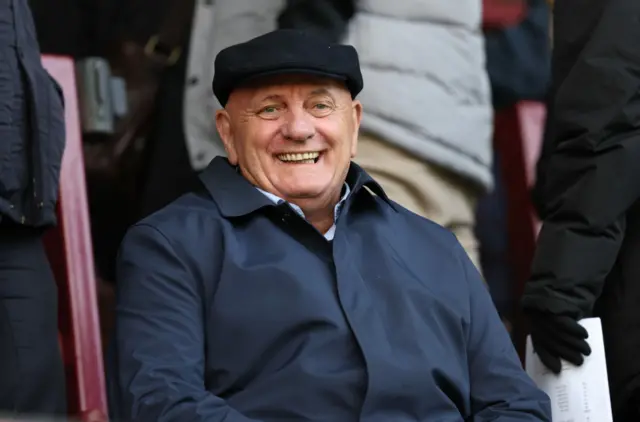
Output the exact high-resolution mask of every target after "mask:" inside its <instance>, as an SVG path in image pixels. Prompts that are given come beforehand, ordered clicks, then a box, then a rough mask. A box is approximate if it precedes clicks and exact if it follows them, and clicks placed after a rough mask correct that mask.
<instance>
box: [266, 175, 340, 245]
mask: <svg viewBox="0 0 640 422" xmlns="http://www.w3.org/2000/svg"><path fill="white" fill-rule="evenodd" d="M256 189H257V190H258V191H259V192H261V193H262V194H263V195H264V196H266V197H267V198H269V199H270V200H271V201H272V202H273V203H274V204H276V205H280V204H282V203H287V204H288V205H289V206H290V207H291V208H293V210H294V211H295V212H297V213H298V215H299V216H300V217H302V218H304V219H306V217H305V215H304V212H302V208H300V207H299V206H297V205H296V204H292V203H290V202H286V201H285V200H284V199H282V198H280V197H279V196H277V195H274V194H272V193H270V192H267V191H264V190H262V189H260V188H258V187H256ZM342 191H343V193H342V197H341V198H340V201H339V202H338V203H337V204H336V206H335V208H334V209H333V225H332V226H331V227H330V228H329V230H327V232H326V233H325V234H324V237H325V239H327V240H333V236H335V233H336V221H338V216H339V215H340V209H341V208H342V204H344V201H346V200H347V198H348V197H349V193H351V189H350V188H349V185H348V184H347V183H345V184H344V188H343V189H342Z"/></svg>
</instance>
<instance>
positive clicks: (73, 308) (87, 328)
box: [42, 56, 107, 420]
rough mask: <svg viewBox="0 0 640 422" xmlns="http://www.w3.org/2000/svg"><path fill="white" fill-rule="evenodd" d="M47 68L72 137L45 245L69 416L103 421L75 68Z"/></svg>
mask: <svg viewBox="0 0 640 422" xmlns="http://www.w3.org/2000/svg"><path fill="white" fill-rule="evenodd" d="M42 63H43V65H44V67H45V68H46V69H47V71H48V72H49V74H50V75H51V76H52V77H53V78H54V79H55V80H56V81H57V82H58V83H59V84H60V86H61V87H62V90H63V92H64V100H65V121H66V134H67V138H66V147H65V151H64V155H63V158H62V168H61V170H60V194H59V195H60V196H59V202H58V226H57V227H56V228H55V229H54V230H50V231H49V233H47V236H46V239H45V245H46V248H47V255H48V256H49V261H50V262H51V266H52V269H53V272H54V274H55V277H56V281H57V283H58V296H59V332H60V338H61V344H62V352H63V359H64V362H65V368H66V375H67V392H68V403H69V413H70V414H72V415H74V416H80V417H82V418H83V420H88V419H91V420H100V418H103V419H104V415H106V414H107V399H106V393H105V380H104V369H103V358H102V347H101V338H100V324H99V320H98V304H97V297H96V278H95V271H94V265H93V249H92V244H91V232H90V226H89V211H88V206H87V192H86V186H85V173H84V161H83V155H82V143H81V132H80V123H79V122H80V119H79V114H78V102H77V93H76V82H75V69H74V63H73V61H72V60H71V59H70V58H65V57H52V56H45V57H43V60H42ZM96 415H99V416H98V417H96Z"/></svg>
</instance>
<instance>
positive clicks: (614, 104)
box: [523, 0, 640, 319]
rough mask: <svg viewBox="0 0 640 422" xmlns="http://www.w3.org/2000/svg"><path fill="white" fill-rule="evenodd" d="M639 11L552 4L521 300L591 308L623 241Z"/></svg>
mask: <svg viewBox="0 0 640 422" xmlns="http://www.w3.org/2000/svg"><path fill="white" fill-rule="evenodd" d="M575 7H580V8H581V10H582V11H584V12H585V13H583V14H580V15H576V14H575V10H576V9H575ZM638 16H640V3H638V2H634V1H626V0H611V1H609V2H603V1H602V0H588V1H587V4H585V2H584V1H582V0H563V1H561V2H558V3H557V4H556V6H555V23H554V39H555V47H554V53H553V54H554V58H553V63H554V64H553V75H552V77H553V81H552V85H553V91H552V93H553V94H554V98H553V101H554V104H553V107H551V110H552V112H553V115H551V116H550V118H549V123H548V124H550V125H551V127H550V129H549V133H548V134H547V135H548V136H549V138H550V140H549V142H552V145H551V146H550V147H548V148H547V151H550V152H548V155H549V157H548V158H547V162H546V163H544V168H543V169H542V172H543V173H544V183H545V184H544V186H542V187H541V189H542V194H541V195H542V204H541V207H540V208H541V209H542V215H543V218H544V224H543V226H542V230H541V232H540V236H539V240H538V246H537V249H536V253H535V257H534V262H533V267H532V274H531V278H530V280H529V282H528V283H527V285H526V286H525V294H524V296H523V306H524V307H525V309H526V310H537V311H542V312H551V313H554V314H564V315H568V316H572V317H575V318H577V319H581V318H584V317H588V316H590V315H591V313H592V311H593V306H594V303H595V300H596V299H597V298H598V296H599V295H600V294H601V291H602V286H603V283H604V280H605V278H606V276H607V274H608V273H609V272H610V270H611V268H612V267H613V265H614V263H615V260H616V257H617V255H618V252H619V250H620V246H621V244H622V241H623V237H624V231H625V212H626V211H627V210H628V209H629V208H630V207H631V205H632V204H633V203H634V202H635V201H637V200H638V197H639V196H640V165H638V163H639V162H640V130H639V129H638V121H639V119H640V95H639V89H640V44H638V43H637V41H635V40H638V39H640V38H639V37H640V26H639V25H638V22H637V19H638Z"/></svg>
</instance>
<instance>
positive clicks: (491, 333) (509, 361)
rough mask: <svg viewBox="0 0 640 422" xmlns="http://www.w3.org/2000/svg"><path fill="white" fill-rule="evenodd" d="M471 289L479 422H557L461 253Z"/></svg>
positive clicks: (474, 408) (474, 411) (470, 338)
mask: <svg viewBox="0 0 640 422" xmlns="http://www.w3.org/2000/svg"><path fill="white" fill-rule="evenodd" d="M459 257H460V261H461V265H462V266H463V268H464V271H465V275H466V278H467V282H468V288H469V301H470V305H469V309H470V315H469V328H468V334H467V356H468V364H469V377H470V385H471V415H472V416H471V418H469V420H473V421H474V422H489V421H491V422H494V421H495V422H551V405H550V402H549V397H547V395H546V394H545V393H544V392H543V391H541V390H540V389H538V388H537V387H536V385H535V384H534V383H533V381H532V380H531V378H529V376H528V375H527V374H526V372H525V371H524V370H523V369H522V365H521V364H520V360H519V359H518V355H517V354H516V351H515V349H514V347H513V343H512V342H511V339H510V338H509V334H508V333H507V330H506V329H505V328H504V325H503V324H502V321H500V317H499V316H498V312H497V311H496V309H495V307H494V305H493V302H492V300H491V296H490V295H489V292H488V290H487V288H486V287H485V285H484V283H483V281H482V278H481V277H480V274H479V273H478V271H477V270H476V268H475V267H474V265H473V264H472V263H471V261H470V260H469V258H468V257H467V255H466V253H465V252H464V250H463V249H462V247H460V248H459Z"/></svg>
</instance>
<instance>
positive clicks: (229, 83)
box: [109, 30, 550, 422]
mask: <svg viewBox="0 0 640 422" xmlns="http://www.w3.org/2000/svg"><path fill="white" fill-rule="evenodd" d="M215 68H216V69H215V71H216V73H215V79H214V82H213V91H214V93H215V95H216V97H217V98H218V99H219V100H220V103H221V104H222V105H223V106H224V109H223V110H220V111H219V112H218V113H217V115H216V125H217V128H218V131H219V132H220V135H221V138H222V139H223V141H224V145H225V148H226V150H227V153H228V159H225V158H216V159H214V160H213V161H212V162H211V164H210V165H209V167H208V168H207V169H206V170H205V171H204V172H203V173H202V174H201V181H202V188H201V189H200V190H198V191H194V192H192V193H190V194H188V195H186V196H183V197H182V198H180V199H178V200H177V201H176V202H174V203H172V204H170V205H169V206H167V207H166V208H164V209H163V210H161V211H159V212H158V213H156V214H153V215H152V216H150V217H148V218H147V219H145V220H143V221H142V222H140V223H138V224H137V225H136V226H134V227H133V228H132V229H131V230H130V231H129V233H128V235H127V237H126V239H125V241H124V243H123V245H122V249H121V252H120V258H119V265H118V275H119V278H118V289H119V292H118V309H117V318H116V338H115V341H114V343H113V346H114V354H113V356H112V358H113V359H112V361H111V365H110V370H109V389H110V395H111V397H110V398H111V404H112V406H113V407H112V417H113V418H114V419H118V420H133V421H149V422H151V421H153V422H155V421H186V420H189V421H208V422H217V421H220V422H222V421H224V422H251V421H264V422H267V421H270V422H280V421H296V422H297V421H322V422H327V421H331V422H343V421H344V422H347V421H355V420H360V421H370V422H378V421H379V422H389V421H393V422H403V421H443V422H454V421H455V422H458V421H462V420H466V421H475V422H481V421H503V422H508V421H550V410H549V402H548V398H547V397H546V396H545V395H544V393H542V392H541V391H540V390H538V389H537V388H536V387H535V386H534V385H533V383H532V382H531V380H530V379H529V378H528V377H527V375H526V374H525V373H524V372H523V370H522V368H521V366H520V363H519V361H518V358H517V356H516V354H515V352H514V350H513V347H512V345H511V342H510V339H509V337H508V335H507V333H506V332H505V330H504V328H503V326H502V324H501V322H500V319H499V318H498V316H497V314H496V311H495V310H494V308H493V305H492V303H491V299H490V297H489V295H488V293H487V291H486V289H485V287H484V285H483V283H482V281H481V279H480V277H479V275H478V273H477V271H476V270H475V268H474V266H473V265H472V264H471V262H470V261H469V259H468V257H467V255H466V254H465V252H464V250H463V249H462V247H461V246H460V245H459V244H458V243H457V241H456V240H455V237H454V236H453V235H452V234H451V233H450V232H448V231H446V230H445V229H443V228H441V227H439V226H437V225H436V224H434V223H432V222H430V221H427V220H425V219H423V218H421V217H419V216H417V215H415V214H412V213H411V212H409V211H407V210H405V209H404V208H402V207H401V206H399V205H398V204H396V203H394V202H393V201H391V200H389V199H388V198H387V196H386V195H385V193H384V191H383V190H382V189H381V188H380V186H379V185H378V184H377V183H376V182H375V181H374V180H373V179H371V177H369V176H368V175H367V174H366V173H365V172H364V171H363V170H362V169H360V168H359V167H358V166H357V165H355V164H353V163H352V162H351V159H352V158H353V157H354V156H355V154H356V151H357V138H358V128H359V125H360V118H361V115H362V106H361V105H360V103H359V102H358V101H357V100H355V97H356V96H357V94H358V93H359V92H360V90H361V89H362V85H363V82H362V76H361V73H360V69H359V64H358V56H357V53H356V51H355V49H353V48H352V47H348V46H343V45H337V44H332V45H327V44H326V43H324V42H323V41H321V40H319V39H316V38H314V37H313V36H311V35H308V34H305V33H302V32H298V31H293V30H281V31H275V32H272V33H268V34H266V35H263V36H261V37H258V38H256V39H253V40H251V41H248V42H246V43H244V44H239V45H235V46H232V47H229V48H227V49H226V50H223V51H222V52H221V53H220V54H219V55H218V57H217V58H216V63H215ZM390 94H391V93H390Z"/></svg>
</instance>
